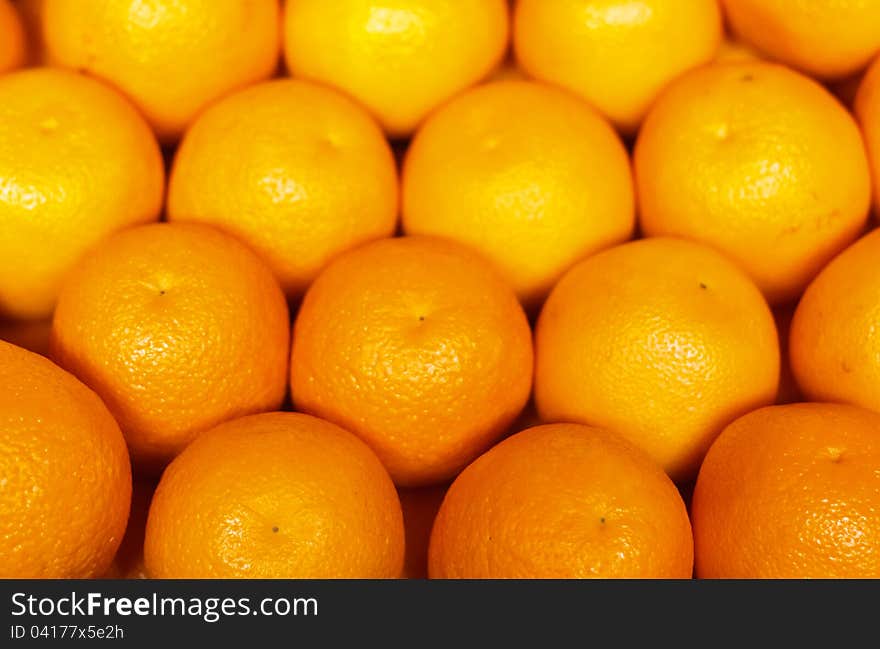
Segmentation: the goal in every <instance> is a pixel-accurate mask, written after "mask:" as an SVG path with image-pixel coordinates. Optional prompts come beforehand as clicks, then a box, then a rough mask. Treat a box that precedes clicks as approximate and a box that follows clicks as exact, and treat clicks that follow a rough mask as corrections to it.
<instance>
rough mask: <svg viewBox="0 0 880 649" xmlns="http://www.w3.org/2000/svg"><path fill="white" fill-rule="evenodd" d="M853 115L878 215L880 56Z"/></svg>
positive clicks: (860, 94)
mask: <svg viewBox="0 0 880 649" xmlns="http://www.w3.org/2000/svg"><path fill="white" fill-rule="evenodd" d="M855 113H856V115H857V116H858V119H859V123H860V124H861V126H862V134H863V135H864V138H865V146H866V147H867V149H868V158H869V159H870V161H871V168H872V171H873V178H874V188H875V191H874V200H875V204H876V206H877V207H876V209H877V213H878V214H880V56H878V57H877V59H876V60H875V61H874V63H873V65H871V67H870V68H869V69H868V72H867V73H866V74H865V76H864V78H863V79H862V82H861V84H860V85H859V89H858V92H857V94H856V98H855Z"/></svg>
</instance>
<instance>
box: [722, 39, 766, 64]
mask: <svg viewBox="0 0 880 649" xmlns="http://www.w3.org/2000/svg"><path fill="white" fill-rule="evenodd" d="M763 58H764V57H763V56H762V55H761V53H760V52H758V51H757V50H756V49H754V48H753V47H752V46H751V45H749V44H748V43H744V42H742V41H741V40H738V39H736V38H730V37H727V36H725V37H724V38H723V39H722V40H721V45H720V46H719V47H718V51H717V52H716V53H715V58H714V59H713V60H712V61H713V63H748V62H751V61H760V60H762V59H763Z"/></svg>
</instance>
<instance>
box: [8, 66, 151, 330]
mask: <svg viewBox="0 0 880 649" xmlns="http://www.w3.org/2000/svg"><path fill="white" fill-rule="evenodd" d="M164 183H165V178H164V171H163V167H162V157H161V155H160V153H159V147H158V145H157V144H156V140H155V138H154V137H153V135H152V133H150V129H149V128H148V127H147V125H146V123H145V122H144V121H143V119H141V117H140V116H139V115H138V113H137V111H135V110H134V108H132V107H131V106H129V104H128V103H127V102H126V101H125V100H124V99H123V98H122V97H120V96H119V95H117V94H116V93H115V92H113V91H112V90H110V89H109V88H107V87H106V86H104V85H103V84H101V83H99V82H97V81H94V80H92V79H88V78H86V77H83V76H81V75H78V74H74V73H72V72H66V71H63V70H50V69H47V68H36V69H30V70H22V71H19V72H13V73H10V74H6V75H3V76H2V77H0V316H3V315H6V316H12V317H19V318H40V317H47V316H49V315H50V314H51V312H52V307H54V306H55V300H56V298H57V295H58V289H59V285H60V283H61V280H62V278H63V277H64V275H65V274H66V273H67V272H68V270H69V269H70V267H71V266H72V265H73V264H74V263H75V262H76V260H77V259H79V257H80V256H81V255H82V254H83V252H85V251H86V250H88V249H89V248H91V247H92V246H93V245H94V244H95V243H97V242H98V241H100V240H101V239H102V238H104V237H105V236H106V235H107V234H109V233H110V232H113V231H115V230H117V229H119V228H122V227H125V226H128V225H131V224H134V223H142V222H146V221H150V220H153V219H156V218H157V217H158V216H159V210H160V208H161V205H162V193H163V188H164Z"/></svg>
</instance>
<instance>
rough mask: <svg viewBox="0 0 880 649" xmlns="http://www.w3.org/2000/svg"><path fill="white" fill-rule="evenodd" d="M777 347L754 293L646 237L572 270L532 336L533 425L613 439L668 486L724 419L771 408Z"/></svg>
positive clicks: (690, 466)
mask: <svg viewBox="0 0 880 649" xmlns="http://www.w3.org/2000/svg"><path fill="white" fill-rule="evenodd" d="M778 381H779V344H778V341H777V334H776V328H775V326H774V323H773V316H772V314H771V313H770V310H769V309H768V308H767V304H766V303H765V302H764V300H763V298H762V297H761V294H760V293H759V292H758V290H757V288H756V287H755V286H754V284H753V283H752V282H751V281H749V279H748V277H746V276H745V274H744V273H742V271H740V270H739V269H738V268H737V267H736V266H734V265H733V264H732V263H731V262H730V261H728V260H727V259H725V258H724V257H722V256H721V255H720V254H718V253H716V252H714V251H713V250H711V249H710V248H707V247H705V246H702V245H699V244H696V243H691V242H687V241H683V240H676V239H667V238H655V239H644V240H641V241H635V242H632V243H628V244H624V245H622V246H618V247H616V248H612V249H610V250H606V251H604V252H600V253H598V254H597V255H595V256H593V257H589V258H587V259H586V260H584V261H582V262H580V263H579V264H577V265H576V266H575V267H574V268H572V269H571V270H570V271H569V272H568V273H567V274H566V275H565V276H564V277H563V278H562V280H560V282H559V284H557V285H556V288H554V289H553V292H552V293H551V294H550V297H549V298H548V299H547V302H546V303H545V305H544V308H543V310H542V311H541V315H540V317H539V319H538V324H537V327H536V331H535V403H536V405H537V408H538V413H539V415H540V416H541V418H542V419H543V420H544V421H577V422H582V423H585V424H590V425H594V426H600V427H603V428H607V429H608V430H613V431H615V432H617V433H620V434H622V435H623V436H625V437H627V438H628V439H629V440H630V441H632V442H633V443H635V444H636V445H637V446H639V447H640V448H642V449H644V450H646V451H647V452H648V454H649V455H651V456H652V457H653V458H654V459H655V460H656V461H657V462H659V463H660V464H661V466H663V468H664V469H665V470H666V472H667V473H669V474H670V475H671V476H672V478H673V479H674V480H676V481H682V482H683V481H686V480H688V479H690V478H693V476H694V475H696V472H697V469H698V468H699V465H700V461H701V460H702V458H703V455H704V454H705V452H706V450H707V449H708V448H709V446H710V445H711V443H712V440H714V439H715V437H716V436H717V435H718V433H719V432H720V431H721V429H722V428H723V427H724V426H725V425H727V424H728V423H729V422H730V421H732V420H733V419H734V418H736V417H738V416H739V415H741V414H743V413H745V412H748V411H749V410H752V409H754V408H757V407H759V406H762V405H767V404H770V403H773V401H774V399H775V397H776V390H777V385H778Z"/></svg>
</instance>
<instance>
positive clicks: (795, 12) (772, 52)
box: [722, 0, 880, 79]
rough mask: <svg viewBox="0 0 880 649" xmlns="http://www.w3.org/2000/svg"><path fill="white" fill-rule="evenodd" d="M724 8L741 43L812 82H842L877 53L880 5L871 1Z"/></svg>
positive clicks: (737, 3) (761, 2)
mask: <svg viewBox="0 0 880 649" xmlns="http://www.w3.org/2000/svg"><path fill="white" fill-rule="evenodd" d="M722 4H723V6H724V9H725V13H726V15H727V19H728V22H729V23H730V25H731V28H732V29H733V31H734V32H736V33H737V34H738V35H739V36H740V38H742V39H743V40H746V41H748V42H750V43H752V44H753V45H754V46H755V47H757V48H758V49H761V50H763V51H764V52H766V53H767V54H768V55H769V56H771V57H772V58H774V59H777V60H779V61H781V62H783V63H786V64H788V65H791V66H793V67H795V68H798V69H800V70H803V71H804V72H806V73H808V74H810V75H812V76H816V77H820V78H823V79H831V78H841V77H845V76H847V75H849V74H852V73H853V72H856V71H857V70H859V69H860V68H862V67H864V66H865V65H866V64H867V63H868V61H869V60H870V59H871V57H872V56H873V55H874V54H876V53H877V52H880V3H877V2H874V1H873V0H872V1H869V2H865V1H864V0H810V1H809V2H792V1H791V0H722Z"/></svg>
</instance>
